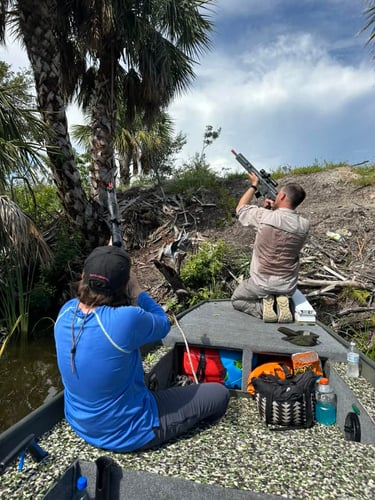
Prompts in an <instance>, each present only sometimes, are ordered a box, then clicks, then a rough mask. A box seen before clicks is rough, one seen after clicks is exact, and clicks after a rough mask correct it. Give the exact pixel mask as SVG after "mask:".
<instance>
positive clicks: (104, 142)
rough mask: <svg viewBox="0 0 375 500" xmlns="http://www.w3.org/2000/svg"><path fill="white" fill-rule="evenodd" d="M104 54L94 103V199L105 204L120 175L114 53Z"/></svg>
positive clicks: (92, 120)
mask: <svg viewBox="0 0 375 500" xmlns="http://www.w3.org/2000/svg"><path fill="white" fill-rule="evenodd" d="M103 52H104V54H105V55H104V56H102V57H101V58H100V65H99V69H98V73H97V78H96V81H95V93H94V102H93V106H92V117H91V118H92V119H91V126H92V137H93V138H92V144H91V156H92V172H91V173H92V176H91V179H92V186H93V192H94V198H95V199H96V200H97V201H99V202H102V200H103V199H104V197H105V191H104V189H105V187H106V186H107V184H108V183H109V182H112V181H113V179H114V177H115V174H116V165H115V161H114V136H115V134H114V129H115V109H114V95H113V92H114V89H113V85H114V67H115V64H116V63H115V61H113V60H111V57H110V56H109V54H110V52H109V51H108V53H107V52H106V51H103Z"/></svg>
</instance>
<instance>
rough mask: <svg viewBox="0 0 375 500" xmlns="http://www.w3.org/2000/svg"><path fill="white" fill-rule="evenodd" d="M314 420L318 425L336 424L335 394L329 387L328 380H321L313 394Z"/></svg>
mask: <svg viewBox="0 0 375 500" xmlns="http://www.w3.org/2000/svg"><path fill="white" fill-rule="evenodd" d="M315 398H316V403H315V419H316V421H317V422H318V423H319V424H323V425H333V424H334V423H336V408H337V400H336V394H335V393H334V391H333V389H332V387H331V386H330V385H329V381H328V378H321V379H320V380H319V383H318V388H317V391H316V394H315Z"/></svg>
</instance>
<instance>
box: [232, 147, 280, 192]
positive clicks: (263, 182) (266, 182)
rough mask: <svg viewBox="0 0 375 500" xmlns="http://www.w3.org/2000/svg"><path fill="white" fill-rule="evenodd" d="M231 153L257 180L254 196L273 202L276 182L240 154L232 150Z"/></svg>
mask: <svg viewBox="0 0 375 500" xmlns="http://www.w3.org/2000/svg"><path fill="white" fill-rule="evenodd" d="M232 153H233V154H234V156H235V157H236V160H237V161H238V162H239V163H240V164H241V165H242V166H243V167H244V169H245V170H247V171H248V172H249V173H253V174H255V175H256V176H257V177H258V179H259V185H258V190H257V191H256V193H255V196H256V197H257V198H259V196H264V198H269V199H270V200H275V198H276V196H277V189H276V188H277V185H278V184H277V182H276V181H275V180H274V179H272V177H271V174H268V173H267V172H266V171H265V170H263V169H262V170H260V171H259V172H258V170H257V169H256V168H255V167H254V165H252V164H251V163H250V162H249V160H248V159H247V158H245V157H244V155H243V154H241V153H238V154H237V153H236V152H235V150H234V149H232Z"/></svg>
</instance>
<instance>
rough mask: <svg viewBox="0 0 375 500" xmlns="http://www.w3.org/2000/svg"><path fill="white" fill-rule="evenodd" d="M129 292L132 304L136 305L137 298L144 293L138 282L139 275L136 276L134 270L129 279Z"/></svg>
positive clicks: (131, 271)
mask: <svg viewBox="0 0 375 500" xmlns="http://www.w3.org/2000/svg"><path fill="white" fill-rule="evenodd" d="M127 291H128V295H129V297H130V298H131V300H132V303H134V304H136V303H137V297H138V295H139V294H140V293H141V292H142V288H141V286H140V284H139V282H138V278H137V275H136V274H135V272H134V271H133V269H131V270H130V277H129V281H128V284H127Z"/></svg>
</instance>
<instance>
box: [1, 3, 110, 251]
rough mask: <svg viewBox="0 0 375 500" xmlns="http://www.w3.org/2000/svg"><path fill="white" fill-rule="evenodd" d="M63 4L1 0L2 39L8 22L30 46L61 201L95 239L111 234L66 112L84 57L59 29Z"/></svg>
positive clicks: (90, 236)
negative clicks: (80, 163) (85, 184)
mask: <svg viewBox="0 0 375 500" xmlns="http://www.w3.org/2000/svg"><path fill="white" fill-rule="evenodd" d="M60 4H61V2H56V1H55V0H41V1H38V2H34V1H32V0H18V1H9V0H1V1H0V41H4V40H5V27H6V26H7V25H9V26H11V28H12V30H13V32H16V33H17V34H18V36H19V37H20V38H21V41H22V43H23V44H24V46H25V48H26V51H27V55H28V58H29V61H30V64H31V68H32V72H33V76H34V81H35V88H36V93H37V101H38V106H39V111H40V113H41V115H42V118H43V121H44V122H45V123H46V124H47V125H48V127H49V129H50V130H51V135H50V136H48V137H47V138H46V141H45V146H46V151H47V154H48V157H49V165H50V168H51V170H52V175H53V179H54V182H55V184H56V186H57V190H58V194H59V197H60V200H61V203H62V205H63V207H64V209H65V211H66V213H67V214H69V216H70V217H71V219H72V220H73V221H74V222H75V224H76V228H77V230H80V231H81V232H82V233H83V234H84V235H86V237H87V238H88V239H91V240H92V244H96V242H97V241H98V235H101V234H103V233H104V234H106V233H107V234H108V227H107V225H106V224H103V221H102V220H101V218H100V217H99V215H100V213H101V212H100V207H98V206H97V205H96V204H94V203H91V204H90V205H89V204H88V200H87V198H86V195H85V192H84V190H83V188H82V185H81V181H80V177H79V173H78V171H77V169H76V165H75V156H74V151H73V148H72V145H71V141H70V137H69V133H68V126H67V118H66V104H67V102H68V97H69V96H70V95H72V93H73V89H74V88H75V85H76V83H77V81H78V77H79V75H80V74H81V73H82V71H83V67H84V62H83V60H82V58H80V56H79V53H78V52H77V51H76V50H75V47H74V44H73V43H72V42H71V41H69V40H64V39H62V38H61V36H60V35H59V28H58V26H59V24H58V21H59V17H58V9H57V7H58V5H60ZM63 77H64V78H63Z"/></svg>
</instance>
